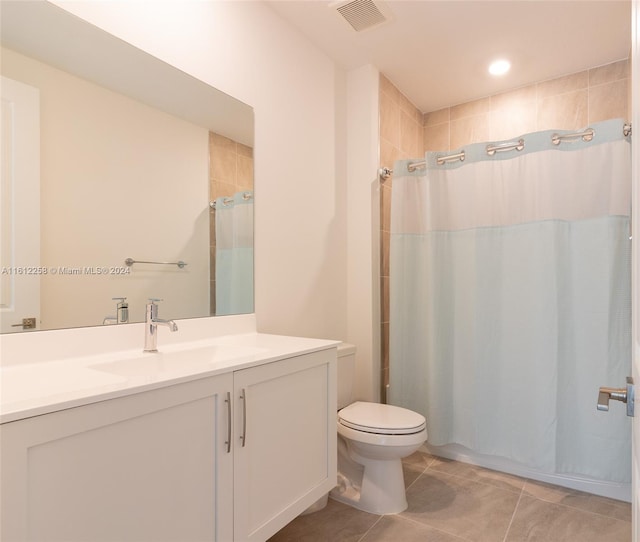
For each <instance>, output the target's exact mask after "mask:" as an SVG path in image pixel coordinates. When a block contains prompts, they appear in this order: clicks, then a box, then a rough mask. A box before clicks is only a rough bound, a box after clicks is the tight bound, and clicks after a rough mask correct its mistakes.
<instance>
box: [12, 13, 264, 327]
mask: <svg viewBox="0 0 640 542" xmlns="http://www.w3.org/2000/svg"><path fill="white" fill-rule="evenodd" d="M1 9H2V63H1V68H2V104H3V109H2V130H3V134H2V135H3V141H5V142H9V144H4V145H3V146H2V147H3V148H2V153H3V155H2V163H3V164H4V167H3V168H2V183H1V187H2V191H1V192H0V197H1V200H0V205H2V211H3V212H2V217H3V218H2V224H1V229H0V236H1V244H0V247H1V252H0V266H1V267H2V274H0V278H1V288H0V304H1V309H0V310H1V311H2V312H1V321H2V332H4V333H6V332H15V331H23V330H26V329H32V328H33V326H32V325H31V324H32V321H31V320H30V319H35V328H36V329H43V330H45V329H59V328H69V327H79V326H95V325H113V324H118V323H127V322H140V321H144V307H145V303H146V301H147V298H157V299H163V302H162V303H160V317H166V318H172V319H179V318H191V317H203V316H210V315H223V314H224V315H226V314H238V313H248V312H253V149H252V147H253V112H252V110H251V108H250V107H249V106H247V105H245V104H242V103H240V102H238V101H237V100H235V99H234V98H231V97H229V96H228V95H225V94H223V93H221V92H220V91H217V90H216V89H213V88H211V87H208V86H207V85H205V84H204V83H202V82H201V81H198V80H196V79H194V78H192V77H190V76H188V75H186V74H184V73H182V72H180V71H179V70H176V69H175V68H173V67H171V66H168V65H167V64H164V63H162V62H160V61H158V60H157V59H155V58H154V57H151V56H149V55H147V54H145V53H143V52H142V51H139V50H137V49H135V48H134V47H132V46H130V45H128V44H126V43H124V42H122V41H120V40H118V39H116V38H114V37H113V36H110V35H109V34H106V33H105V32H103V31H101V30H100V29H97V28H95V27H92V26H91V25H89V24H88V23H86V22H84V21H82V20H80V19H77V18H75V17H73V16H72V15H70V14H68V13H66V12H64V10H62V9H61V8H58V7H56V6H52V5H51V4H46V3H41V2H3V3H2V6H1ZM27 20H28V22H29V27H30V29H31V30H32V31H31V32H26V31H25V28H26V26H24V25H25V24H26V21H27ZM70 27H73V30H74V31H73V32H70ZM79 32H81V33H82V40H81V41H78V39H77V38H78V33H79ZM69 36H74V38H73V40H72V41H73V42H74V43H73V44H67V45H66V46H65V45H64V41H65V40H66V39H67V38H68V37H69ZM77 43H82V44H83V47H82V48H79V47H77ZM65 47H67V49H66V50H65V49H64V48H65ZM78 49H82V51H78ZM56 54H57V55H58V57H56ZM105 59H108V60H109V61H108V62H104V60H105ZM101 60H102V61H101ZM97 67H100V69H99V70H97V69H96V68H97ZM25 319H26V320H25ZM25 323H26V325H25Z"/></svg>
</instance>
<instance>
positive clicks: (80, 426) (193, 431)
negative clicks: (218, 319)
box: [0, 375, 233, 542]
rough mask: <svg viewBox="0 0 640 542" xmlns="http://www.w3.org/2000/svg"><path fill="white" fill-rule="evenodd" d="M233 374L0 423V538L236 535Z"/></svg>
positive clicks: (156, 541)
mask: <svg viewBox="0 0 640 542" xmlns="http://www.w3.org/2000/svg"><path fill="white" fill-rule="evenodd" d="M231 384H232V376H231V375H222V376H220V377H212V378H205V379H202V380H198V381H194V382H189V383H183V384H177V385H174V386H171V387H167V388H162V389H156V390H152V391H147V392H144V393H139V394H136V395H131V396H127V397H122V398H119V399H113V400H108V401H104V402H100V403H94V404H91V405H87V406H82V407H78V408H72V409H68V410H65V411H60V412H55V413H52V414H47V415H44V416H38V417H34V418H29V419H26V420H21V421H17V422H11V423H7V424H4V425H2V426H1V427H0V432H1V433H0V438H1V441H0V443H1V452H2V457H1V467H2V488H1V489H2V490H1V497H2V500H1V512H2V527H1V529H2V531H1V535H2V536H1V537H0V538H1V539H2V540H3V541H7V542H13V541H33V542H42V541H44V540H46V541H48V542H51V541H65V542H72V541H78V542H87V541H91V542H100V541H105V542H106V541H109V542H113V541H115V540H117V541H119V542H125V541H131V542H133V541H135V542H144V541H149V542H160V541H179V542H191V541H194V542H195V541H198V542H200V541H212V540H219V541H221V542H228V541H229V540H231V539H232V529H233V524H232V521H231V520H230V518H231V517H232V513H233V509H232V505H233V500H232V491H233V489H232V484H233V479H232V469H233V460H232V455H231V454H230V453H227V452H226V449H227V447H226V446H225V441H226V439H227V433H228V421H227V418H228V412H229V411H228V407H229V404H228V403H225V400H226V399H227V391H229V390H231V389H232V388H231Z"/></svg>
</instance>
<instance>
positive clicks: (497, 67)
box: [489, 59, 511, 75]
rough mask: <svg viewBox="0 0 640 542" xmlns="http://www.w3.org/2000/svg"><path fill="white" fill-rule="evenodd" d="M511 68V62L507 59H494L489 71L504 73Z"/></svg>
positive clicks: (498, 73) (491, 72) (494, 73)
mask: <svg viewBox="0 0 640 542" xmlns="http://www.w3.org/2000/svg"><path fill="white" fill-rule="evenodd" d="M510 68H511V62H509V61H508V60H504V59H501V60H496V61H494V62H492V63H491V64H490V66H489V73H490V74H491V75H504V74H505V73H507V72H508V71H509V69H510Z"/></svg>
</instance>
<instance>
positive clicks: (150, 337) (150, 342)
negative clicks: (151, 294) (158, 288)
mask: <svg viewBox="0 0 640 542" xmlns="http://www.w3.org/2000/svg"><path fill="white" fill-rule="evenodd" d="M156 301H162V299H155V298H149V303H147V311H146V317H145V322H144V351H145V352H157V351H158V326H167V327H168V328H169V331H178V326H177V325H176V323H175V322H174V321H173V320H162V319H160V318H158V305H157V304H156Z"/></svg>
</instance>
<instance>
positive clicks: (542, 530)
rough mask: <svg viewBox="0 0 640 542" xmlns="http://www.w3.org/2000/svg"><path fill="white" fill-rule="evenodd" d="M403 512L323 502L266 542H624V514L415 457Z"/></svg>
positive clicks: (627, 513)
mask: <svg viewBox="0 0 640 542" xmlns="http://www.w3.org/2000/svg"><path fill="white" fill-rule="evenodd" d="M403 467H404V477H405V484H406V486H407V501H408V503H409V508H407V510H405V511H404V512H402V513H401V514H397V515H389V516H378V515H375V514H369V513H367V512H362V511H360V510H356V509H355V508H351V507H349V506H346V505H344V504H342V503H339V502H336V501H334V500H332V499H329V504H328V505H327V507H326V508H325V509H324V510H321V511H319V512H316V513H315V514H309V515H307V516H302V517H299V518H296V519H295V520H294V521H292V522H291V523H290V524H289V525H287V526H286V527H285V528H284V529H282V530H281V531H280V532H278V533H277V534H276V535H275V536H273V537H272V538H270V539H269V541H268V542H388V541H389V542H463V541H467V542H592V541H593V542H600V541H602V540H607V541H608V542H630V541H631V506H630V505H629V504H628V503H624V502H620V501H615V500H612V499H606V498H604V497H597V496H594V495H590V494H588V493H582V492H580V491H574V490H571V489H565V488H562V487H557V486H553V485H549V484H544V483H541V482H535V481H532V480H527V479H524V478H519V477H517V476H511V475H509V474H504V473H501V472H495V471H491V470H487V469H483V468H480V467H475V466H473V465H467V464H465V463H459V462H456V461H450V460H447V459H442V458H438V457H434V456H431V455H428V454H426V453H422V452H418V453H415V454H413V455H412V456H410V457H408V458H407V459H406V460H405V461H404V464H403Z"/></svg>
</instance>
